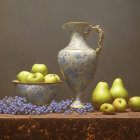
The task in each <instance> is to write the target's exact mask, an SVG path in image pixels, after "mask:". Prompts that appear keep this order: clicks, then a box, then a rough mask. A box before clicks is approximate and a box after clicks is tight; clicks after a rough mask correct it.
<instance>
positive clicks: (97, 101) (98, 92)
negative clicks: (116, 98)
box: [92, 82, 113, 108]
mask: <svg viewBox="0 0 140 140" xmlns="http://www.w3.org/2000/svg"><path fill="white" fill-rule="evenodd" d="M112 101H113V97H112V95H111V93H110V91H109V87H108V84H107V83H106V82H99V83H98V84H97V86H96V88H95V89H94V91H93V93H92V103H93V106H94V107H96V108H99V107H100V106H101V105H102V104H104V103H112Z"/></svg>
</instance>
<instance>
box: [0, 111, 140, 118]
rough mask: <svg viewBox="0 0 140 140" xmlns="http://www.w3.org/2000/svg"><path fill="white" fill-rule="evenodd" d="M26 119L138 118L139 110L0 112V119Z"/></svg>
mask: <svg viewBox="0 0 140 140" xmlns="http://www.w3.org/2000/svg"><path fill="white" fill-rule="evenodd" d="M13 118H14V119H28V118H44V119H47V118H56V119H60V118H62V119H63V118H85V119H86V118H87V119H88V118H106V119H107V118H108V119H109V118H127V119H129V118H131V119H132V118H139V119H140V112H132V111H130V110H127V111H126V112H122V113H116V114H114V115H106V114H103V113H102V112H97V111H94V112H91V113H87V114H78V113H77V112H73V113H72V114H63V113H48V114H45V115H10V114H0V119H13Z"/></svg>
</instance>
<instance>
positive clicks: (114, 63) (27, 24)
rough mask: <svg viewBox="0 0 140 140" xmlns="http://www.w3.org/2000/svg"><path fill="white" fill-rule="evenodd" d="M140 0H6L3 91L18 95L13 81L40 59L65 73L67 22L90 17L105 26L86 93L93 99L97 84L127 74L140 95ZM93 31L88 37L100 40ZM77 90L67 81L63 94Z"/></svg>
mask: <svg viewBox="0 0 140 140" xmlns="http://www.w3.org/2000/svg"><path fill="white" fill-rule="evenodd" d="M139 6H140V1H139V0H135V1H132V0H55V1H54V0H0V96H1V97H3V96H5V95H8V96H9V95H11V96H13V95H15V90H14V86H13V85H12V83H11V81H12V80H13V79H16V74H17V73H18V72H19V71H22V70H30V68H31V66H32V65H33V64H34V63H37V62H38V63H44V64H46V65H47V67H48V69H49V73H57V74H60V73H59V69H58V64H57V53H58V52H59V50H61V49H63V48H64V47H65V46H66V45H67V44H68V42H69V36H68V33H67V32H65V31H63V29H61V26H62V24H63V23H66V22H70V21H87V22H89V23H91V24H93V25H96V24H99V25H100V26H101V27H102V28H103V31H104V34H105V38H104V44H103V50H102V53H101V56H100V59H99V64H98V69H97V73H96V75H95V77H94V80H93V82H92V83H91V84H90V86H89V88H88V89H87V90H85V92H84V94H83V98H85V100H90V99H91V98H90V97H91V93H92V90H93V88H94V87H95V85H96V84H97V83H98V82H99V81H101V80H105V81H107V82H108V83H109V85H110V86H111V83H112V81H113V80H114V79H115V78H116V77H118V76H121V77H122V79H123V80H124V84H125V86H126V88H127V89H128V91H129V95H130V96H134V95H140V92H139V90H140V62H139V60H140V55H139V53H140V8H139ZM97 39H98V36H97V34H96V33H94V32H93V33H91V35H90V37H89V39H88V40H87V42H88V43H89V45H90V46H93V47H96V46H97ZM71 95H73V94H72V92H71V90H69V88H68V87H67V85H66V84H65V83H63V87H62V89H61V90H60V91H59V93H58V96H57V99H62V98H67V97H69V96H71Z"/></svg>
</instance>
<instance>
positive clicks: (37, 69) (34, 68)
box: [31, 64, 48, 76]
mask: <svg viewBox="0 0 140 140" xmlns="http://www.w3.org/2000/svg"><path fill="white" fill-rule="evenodd" d="M31 72H32V73H37V72H40V73H42V74H43V76H46V75H47V72H48V69H47V67H46V65H44V64H34V65H33V66H32V69H31Z"/></svg>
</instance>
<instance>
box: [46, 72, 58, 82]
mask: <svg viewBox="0 0 140 140" xmlns="http://www.w3.org/2000/svg"><path fill="white" fill-rule="evenodd" d="M47 75H52V76H55V77H56V78H57V81H58V82H60V81H61V80H60V77H59V76H58V75H57V74H47Z"/></svg>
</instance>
